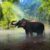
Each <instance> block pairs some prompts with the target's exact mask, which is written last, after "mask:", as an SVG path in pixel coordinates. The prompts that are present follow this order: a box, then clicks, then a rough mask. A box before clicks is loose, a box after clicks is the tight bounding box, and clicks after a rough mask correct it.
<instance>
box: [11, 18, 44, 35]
mask: <svg viewBox="0 0 50 50" xmlns="http://www.w3.org/2000/svg"><path fill="white" fill-rule="evenodd" d="M11 24H12V25H14V26H18V28H20V27H22V28H23V29H24V30H25V32H26V36H28V35H29V34H30V36H33V32H35V33H37V36H39V35H42V36H43V32H44V24H43V23H41V22H31V21H29V20H26V19H21V20H19V21H18V22H16V21H12V22H11Z"/></svg>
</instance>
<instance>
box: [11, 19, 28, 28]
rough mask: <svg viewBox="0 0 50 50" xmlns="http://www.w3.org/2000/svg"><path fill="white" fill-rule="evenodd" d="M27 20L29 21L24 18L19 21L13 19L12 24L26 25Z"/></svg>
mask: <svg viewBox="0 0 50 50" xmlns="http://www.w3.org/2000/svg"><path fill="white" fill-rule="evenodd" d="M27 22H28V20H26V19H22V20H19V21H18V22H16V21H13V22H12V23H11V24H12V25H14V26H18V27H25V26H26V24H27Z"/></svg>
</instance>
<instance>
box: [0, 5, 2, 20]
mask: <svg viewBox="0 0 50 50" xmlns="http://www.w3.org/2000/svg"><path fill="white" fill-rule="evenodd" d="M2 18H3V12H2V7H1V4H0V20H1V19H2Z"/></svg>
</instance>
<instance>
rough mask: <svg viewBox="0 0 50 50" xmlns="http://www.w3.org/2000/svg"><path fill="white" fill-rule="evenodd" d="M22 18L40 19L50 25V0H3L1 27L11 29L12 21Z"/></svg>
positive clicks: (0, 16)
mask: <svg viewBox="0 0 50 50" xmlns="http://www.w3.org/2000/svg"><path fill="white" fill-rule="evenodd" d="M22 18H26V19H28V20H38V21H41V22H43V23H45V24H49V25H50V0H36V1H35V0H31V1H30V0H29V3H28V1H27V2H26V1H23V0H1V1H0V28H4V29H10V28H11V27H13V26H11V25H10V23H11V22H12V21H18V20H20V19H22Z"/></svg>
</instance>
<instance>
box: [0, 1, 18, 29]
mask: <svg viewBox="0 0 50 50" xmlns="http://www.w3.org/2000/svg"><path fill="white" fill-rule="evenodd" d="M1 6H2V12H3V15H4V16H3V19H2V21H0V26H1V27H3V28H8V29H9V28H10V27H9V24H10V23H11V21H13V20H17V19H18V17H17V16H16V13H15V12H14V10H13V8H15V6H14V5H13V4H12V3H11V2H3V3H2V5H1Z"/></svg>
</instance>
